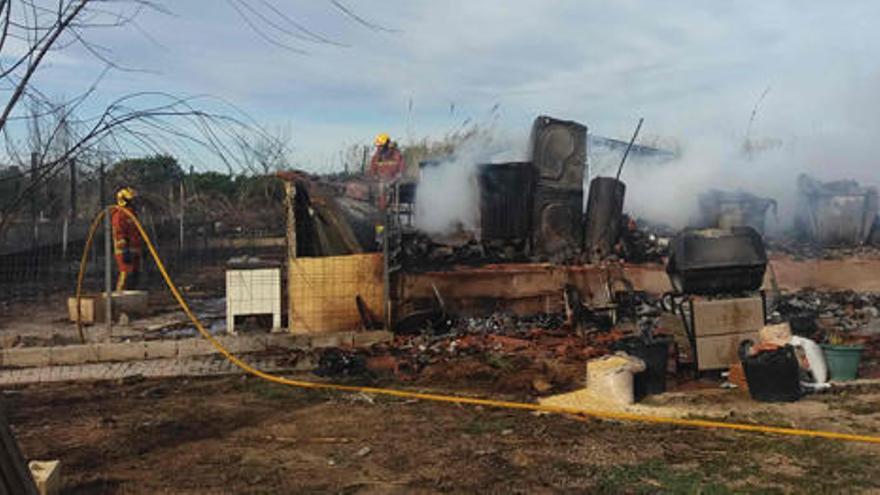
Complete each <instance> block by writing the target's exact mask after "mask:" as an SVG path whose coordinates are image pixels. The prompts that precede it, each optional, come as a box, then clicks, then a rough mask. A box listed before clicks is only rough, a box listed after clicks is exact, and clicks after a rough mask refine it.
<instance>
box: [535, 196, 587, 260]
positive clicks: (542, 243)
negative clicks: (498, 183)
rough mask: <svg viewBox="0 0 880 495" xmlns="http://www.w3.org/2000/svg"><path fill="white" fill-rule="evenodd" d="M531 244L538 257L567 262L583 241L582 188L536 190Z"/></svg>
mask: <svg viewBox="0 0 880 495" xmlns="http://www.w3.org/2000/svg"><path fill="white" fill-rule="evenodd" d="M534 201H535V208H534V210H535V211H534V217H533V219H534V226H535V228H534V232H533V241H532V245H533V246H534V248H535V252H536V253H537V254H539V255H543V256H547V257H549V258H551V259H557V258H558V259H566V258H570V257H571V256H572V255H574V254H575V253H577V252H579V251H580V248H581V246H582V242H583V240H582V239H583V235H582V234H583V204H584V195H583V189H556V188H551V187H538V190H537V191H536V192H535V199H534Z"/></svg>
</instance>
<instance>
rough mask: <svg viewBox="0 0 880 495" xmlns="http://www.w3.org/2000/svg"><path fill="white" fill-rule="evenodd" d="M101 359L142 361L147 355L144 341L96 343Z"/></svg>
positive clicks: (99, 358)
mask: <svg viewBox="0 0 880 495" xmlns="http://www.w3.org/2000/svg"><path fill="white" fill-rule="evenodd" d="M95 347H96V348H97V349H98V360H100V361H141V360H143V359H145V358H146V357H147V347H146V346H145V345H144V343H143V342H115V343H102V344H95Z"/></svg>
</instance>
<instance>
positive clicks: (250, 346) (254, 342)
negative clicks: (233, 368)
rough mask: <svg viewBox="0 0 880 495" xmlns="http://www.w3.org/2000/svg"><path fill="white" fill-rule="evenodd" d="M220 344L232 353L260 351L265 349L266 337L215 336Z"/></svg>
mask: <svg viewBox="0 0 880 495" xmlns="http://www.w3.org/2000/svg"><path fill="white" fill-rule="evenodd" d="M217 340H218V341H220V344H221V345H223V347H225V348H226V350H228V351H229V352H231V353H233V354H244V353H247V352H261V351H265V350H266V338H265V337H264V336H251V335H247V336H245V335H236V336H232V335H230V336H226V337H217Z"/></svg>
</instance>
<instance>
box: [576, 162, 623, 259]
mask: <svg viewBox="0 0 880 495" xmlns="http://www.w3.org/2000/svg"><path fill="white" fill-rule="evenodd" d="M625 194H626V185H625V184H624V183H623V182H621V181H619V180H617V179H614V178H611V177H596V178H595V179H593V180H592V181H590V195H589V197H588V199H587V220H586V230H585V232H584V244H585V248H586V251H587V253H588V254H589V257H590V259H591V260H592V261H594V262H596V261H600V260H602V259H605V258H606V257H608V255H610V254H611V253H612V251H613V249H614V245H615V244H617V241H618V239H620V225H621V221H622V218H623V198H624V195H625Z"/></svg>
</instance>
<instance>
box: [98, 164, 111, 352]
mask: <svg viewBox="0 0 880 495" xmlns="http://www.w3.org/2000/svg"><path fill="white" fill-rule="evenodd" d="M98 194H99V195H100V197H101V209H103V208H105V205H106V198H107V179H106V175H105V173H104V164H103V163H102V164H101V186H100V191H99V193H98ZM112 237H113V233H112V229H111V227H110V215H104V293H105V294H106V296H107V299H106V301H105V302H106V304H104V318H105V319H106V321H107V338H108V339H110V337H112V336H113V265H112V258H113V242H112Z"/></svg>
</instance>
